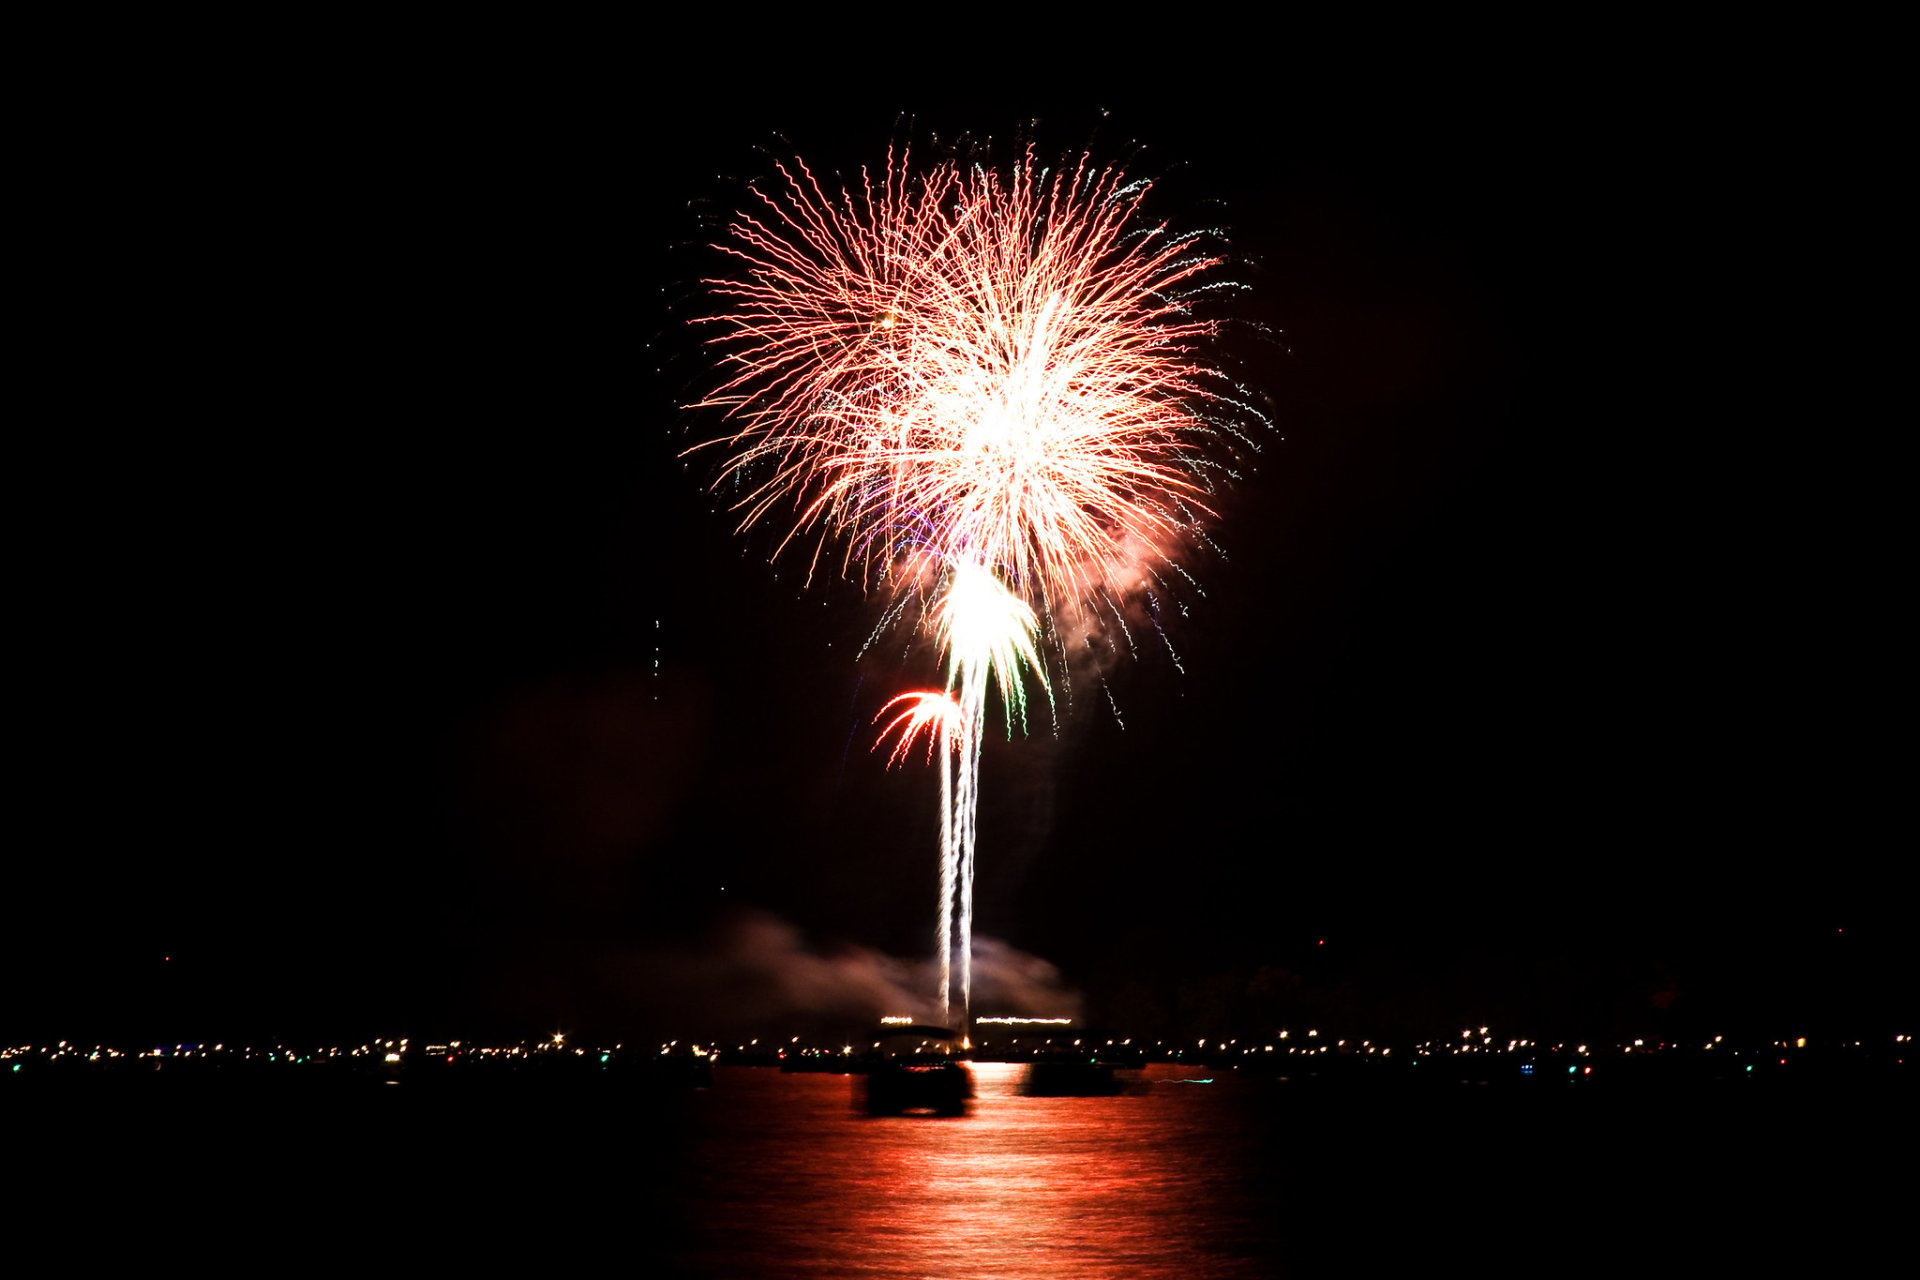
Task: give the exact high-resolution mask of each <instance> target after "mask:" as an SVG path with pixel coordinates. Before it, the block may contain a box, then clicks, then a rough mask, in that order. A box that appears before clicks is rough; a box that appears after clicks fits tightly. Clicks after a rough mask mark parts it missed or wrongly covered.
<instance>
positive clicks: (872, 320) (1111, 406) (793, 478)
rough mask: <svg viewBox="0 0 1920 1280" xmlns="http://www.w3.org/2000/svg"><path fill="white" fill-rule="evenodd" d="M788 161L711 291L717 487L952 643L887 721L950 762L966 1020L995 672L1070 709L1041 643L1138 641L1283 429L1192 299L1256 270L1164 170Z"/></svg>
mask: <svg viewBox="0 0 1920 1280" xmlns="http://www.w3.org/2000/svg"><path fill="white" fill-rule="evenodd" d="M776 173H777V175H778V176H777V178H776V179H775V180H773V181H770V182H768V183H765V184H763V185H760V186H757V187H754V188H752V189H751V191H752V199H751V200H750V201H749V204H748V207H747V208H746V209H744V210H742V211H741V212H740V213H739V214H738V215H737V216H735V217H734V218H733V219H732V220H731V222H730V223H729V225H728V226H727V229H726V232H727V233H726V236H725V237H724V239H723V240H722V242H721V243H720V244H718V245H717V246H716V248H718V249H719V250H720V251H721V252H722V253H723V254H725V255H727V256H728V258H729V259H730V260H731V266H730V269H729V271H728V272H727V273H726V274H724V275H720V276H716V277H714V278H711V279H709V280H707V281H706V282H705V283H706V286H707V289H708V292H709V294H710V296H711V298H712V299H713V301H714V303H715V304H716V305H715V307H714V310H713V312H712V313H711V314H710V315H707V316H705V317H703V318H702V319H703V321H704V322H705V323H706V324H708V325H710V326H712V329H713V332H712V333H711V335H710V336H709V338H708V339H707V341H708V344H709V346H710V348H711V350H712V352H713V353H714V355H715V356H716V358H717V361H718V363H719V367H720V369H721V374H720V377H719V379H718V385H717V387H716V388H715V389H714V391H713V392H712V393H711V394H710V395H708V396H707V397H706V398H705V399H704V400H702V401H701V402H700V403H701V405H702V406H704V407H709V408H715V409H718V410H719V411H721V412H722V413H723V415H724V419H725V421H726V423H727V427H726V430H725V431H724V432H723V433H722V434H721V435H720V436H719V438H718V439H716V440H714V441H710V442H709V443H711V444H715V445H718V446H720V447H722V448H723V449H724V450H725V452H726V454H727V458H726V461H725V463H724V464H723V465H722V467H721V470H720V475H719V477H718V480H717V481H716V488H727V489H731V490H732V491H733V493H734V494H735V504H734V508H735V510H736V512H737V513H738V515H739V518H740V525H741V528H742V529H745V528H747V527H749V526H753V525H757V524H761V523H766V522H770V521H772V520H774V519H775V513H777V512H789V513H790V515H788V516H785V517H782V519H783V520H784V529H783V531H782V532H781V533H780V535H779V537H778V541H777V546H776V551H775V554H776V555H778V554H783V553H784V554H795V553H797V554H801V555H804V556H805V558H806V560H807V565H808V570H807V572H808V577H809V579H810V578H811V577H812V575H813V574H814V573H817V572H819V571H821V570H822V568H823V567H826V568H833V569H835V570H837V571H838V572H840V573H842V574H843V575H845V576H848V577H851V578H854V579H856V580H858V581H860V582H861V583H863V584H864V585H866V586H867V587H868V588H869V589H874V590H879V591H883V592H885V593H888V594H891V595H893V596H895V597H896V598H897V601H898V603H897V604H896V605H895V606H894V607H893V608H892V609H890V610H889V616H890V617H898V616H904V615H906V614H908V613H909V612H910V611H909V609H908V608H907V605H908V603H909V602H910V601H918V604H919V608H918V617H919V618H920V619H921V623H922V625H923V626H926V627H928V628H929V629H930V630H931V631H932V633H933V635H934V638H935V640H936V644H937V647H938V650H939V651H940V653H941V654H942V655H943V657H944V660H945V666H946V687H945V689H944V691H939V692H933V691H923V692H916V693H912V694H907V695H903V697H902V698H900V699H896V700H895V701H894V702H892V703H889V704H888V706H887V708H885V709H883V710H882V712H881V716H882V717H884V716H886V715H887V712H888V711H889V710H893V709H894V708H895V707H903V708H904V709H902V710H899V711H898V712H897V713H896V714H895V715H894V717H893V718H892V719H891V720H890V721H889V722H888V724H887V725H886V727H885V728H884V729H883V731H882V734H881V740H882V741H885V739H886V738H887V737H888V736H889V735H897V738H896V741H895V745H894V747H893V750H892V752H891V755H890V758H889V763H890V764H891V763H898V762H899V761H901V760H902V759H903V758H904V757H905V756H906V755H907V754H908V751H909V748H910V746H911V744H912V742H913V741H914V740H915V739H916V738H917V736H918V735H920V734H923V733H924V734H925V735H926V739H927V751H928V754H929V756H931V755H932V754H933V753H934V752H935V751H936V750H937V751H938V753H939V755H940V767H941V804H942V809H941V878H940V884H941V888H940V894H941V898H940V910H939V925H938V930H939V942H938V948H939V955H940V959H941V966H940V972H941V979H940V992H939V997H940V1003H941V1006H942V1009H943V1013H944V1014H945V1015H946V1016H947V1017H951V1016H952V1014H953V1012H954V1009H953V1005H954V1003H955V1001H954V992H953V990H952V972H951V969H952V960H953V958H954V956H955V955H956V953H957V956H958V961H959V984H958V985H959V991H958V1006H959V1013H960V1015H961V1018H962V1020H963V1021H964V1018H965V1016H966V1013H967V1009H968V1006H969V1003H970V1000H971V972H970V951H971V936H972V909H973V868H974V853H975V835H976V827H975V815H976V812H977V809H978V796H979V764H980V752H981V741H982V737H981V735H982V730H983V728H984V726H985V723H986V720H987V702H988V700H989V690H990V689H997V690H998V694H999V698H1000V701H1001V703H1002V707H1003V710H1004V713H1005V717H1006V721H1007V728H1008V732H1009V733H1011V732H1012V730H1013V728H1014V727H1015V726H1016V725H1018V726H1019V727H1020V728H1021V729H1023V730H1024V729H1025V726H1026V681H1027V680H1028V679H1029V678H1031V679H1033V680H1034V681H1036V682H1037V683H1038V684H1039V686H1040V687H1041V688H1042V689H1043V690H1045V691H1046V693H1047V697H1048V701H1049V706H1051V705H1052V683H1051V682H1050V681H1049V678H1048V674H1047V667H1048V663H1047V662H1046V661H1045V660H1044V659H1043V657H1042V652H1043V645H1042V640H1043V639H1044V640H1046V641H1047V642H1048V644H1047V646H1046V647H1047V648H1051V649H1052V650H1053V651H1054V652H1055V653H1056V654H1057V655H1058V661H1059V663H1060V666H1061V670H1062V673H1063V675H1064V674H1065V668H1066V660H1067V653H1068V640H1067V637H1068V636H1069V635H1072V636H1074V637H1075V639H1076V640H1078V641H1080V642H1084V643H1086V644H1088V645H1091V644H1092V643H1093V637H1094V635H1096V634H1102V635H1104V633H1105V631H1106V628H1107V626H1108V621H1107V620H1108V619H1109V618H1111V619H1112V621H1113V622H1114V623H1116V624H1117V625H1118V627H1119V629H1120V633H1121V634H1122V636H1123V637H1124V638H1125V641H1126V644H1127V646H1128V647H1129V648H1131V647H1132V643H1133V640H1132V636H1131V633H1130V632H1128V631H1127V628H1126V622H1125V618H1124V614H1123V603H1124V602H1125V601H1126V600H1127V599H1128V598H1130V597H1133V596H1137V595H1145V596H1147V597H1148V598H1149V599H1152V593H1153V588H1154V587H1155V586H1156V585H1159V584H1161V583H1163V582H1164V579H1163V578H1162V576H1161V571H1162V570H1164V569H1167V568H1169V567H1172V568H1174V569H1176V570H1178V566H1177V565H1176V564H1175V558H1176V557H1177V556H1179V555H1180V554H1181V553H1182V552H1183V551H1184V550H1185V549H1187V548H1188V547H1189V546H1190V545H1192V544H1193V543H1194V541H1195V540H1196V539H1197V538H1198V537H1199V528H1200V526H1201V524H1202V523H1203V522H1204V521H1205V520H1207V519H1208V518H1210V517H1211V516H1212V515H1213V511H1212V508H1211V506H1210V502H1211V498H1212V495H1213V494H1214V493H1215V492H1216V491H1217V489H1218V482H1219V481H1220V479H1221V478H1222V477H1223V475H1224V474H1225V467H1226V465H1227V464H1226V461H1225V458H1226V456H1228V455H1230V454H1231V453H1232V452H1233V449H1234V447H1235V446H1236V444H1245V445H1247V446H1248V447H1253V444H1252V441H1251V439H1250V438H1249V436H1248V434H1247V428H1248V426H1249V424H1252V423H1257V422H1263V421H1264V418H1263V417H1262V415H1260V414H1259V412H1258V411H1257V410H1256V409H1254V408H1253V407H1252V405H1251V404H1250V398H1249V396H1248V395H1247V393H1246V392H1245V391H1244V389H1243V388H1241V387H1240V386H1238V384H1236V383H1234V382H1233V381H1231V380H1230V379H1229V378H1227V377H1226V376H1224V375H1223V374H1222V373H1221V372H1220V371H1219V370H1218V369H1217V368H1216V366H1215V365H1214V364H1212V363H1211V362H1210V361H1209V360H1208V359H1207V358H1206V356H1205V355H1204V352H1203V348H1204V346H1205V344H1206V342H1207V340H1208V339H1209V338H1210V337H1211V336H1212V335H1213V333H1214V331H1215V324H1214V322H1212V321H1210V320H1207V319H1204V318H1202V317H1201V316H1200V314H1199V313H1198V312H1197V311H1196V305H1197V304H1198V303H1199V302H1200V301H1201V300H1203V299H1204V298H1205V297H1206V296H1208V295H1210V294H1212V293H1214V292H1217V291H1219V290H1222V289H1228V288H1234V287H1237V286H1235V285H1233V284H1232V283H1231V282H1227V281H1223V280H1221V279H1219V278H1218V269H1219V268H1220V267H1221V266H1222V265H1223V258H1222V257H1221V255H1220V253H1219V251H1218V250H1217V249H1215V248H1213V247H1211V246H1214V245H1216V244H1217V243H1218V241H1217V238H1216V237H1214V236H1213V235H1211V234H1210V233H1194V234H1175V233H1173V232H1171V231H1169V230H1168V228H1167V227H1165V226H1164V225H1160V224H1154V223H1151V222H1149V221H1147V220H1146V219H1144V217H1143V216H1142V212H1141V203H1142V201H1143V200H1144V198H1145V197H1146V195H1147V192H1148V189H1149V184H1147V183H1144V182H1138V181H1133V180H1130V179H1129V178H1128V177H1127V176H1126V174H1125V173H1124V172H1123V171H1122V170H1120V169H1118V168H1102V167H1098V166H1096V165H1094V164H1093V163H1092V162H1091V161H1090V160H1089V159H1088V158H1086V157H1085V156H1081V157H1078V158H1073V159H1070V160H1069V161H1068V162H1067V163H1066V164H1064V165H1061V166H1057V167H1045V166H1042V165H1040V164H1039V163H1038V162H1037V161H1036V159H1035V156H1034V153H1033V150H1032V149H1031V148H1028V149H1027V150H1026V151H1025V153H1024V154H1023V155H1022V156H1021V157H1020V158H1019V159H1018V160H1017V161H1016V162H1015V163H1014V164H1012V165H1011V166H1010V167H1008V168H1007V169H1005V170H1004V171H1002V170H996V169H993V168H989V167H987V166H984V165H965V164H962V163H960V162H958V161H955V160H940V161H936V162H935V163H933V164H931V165H928V166H925V167H923V168H920V169H917V170H916V168H915V167H914V165H913V163H912V160H911V157H910V155H909V154H908V152H907V151H906V150H905V149H901V150H898V151H897V152H889V155H888V159H887V164H886V167H885V168H884V170H882V171H881V172H880V173H879V174H878V175H875V174H872V173H870V172H867V171H864V170H863V171H862V173H861V175H860V180H859V181H858V182H857V183H850V184H839V185H829V184H823V183H822V182H821V181H820V179H819V178H818V177H817V176H816V175H815V174H814V173H813V172H812V170H810V169H809V168H808V167H807V166H806V165H805V163H804V162H801V161H799V160H794V161H793V162H791V163H786V164H779V165H776ZM1223 445H1224V446H1226V447H1224V448H1223V447H1222V446H1223ZM1179 572H1181V573H1182V576H1184V571H1179ZM1155 607H1156V608H1157V605H1156V606H1155ZM936 739H937V741H936ZM956 910H957V912H958V924H957V934H956V931H955V921H954V913H955V911H956Z"/></svg>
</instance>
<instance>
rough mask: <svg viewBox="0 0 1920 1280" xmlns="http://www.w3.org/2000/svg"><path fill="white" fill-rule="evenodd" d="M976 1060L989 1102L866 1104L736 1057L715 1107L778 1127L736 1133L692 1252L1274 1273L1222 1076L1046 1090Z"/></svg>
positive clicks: (760, 1264)
mask: <svg viewBox="0 0 1920 1280" xmlns="http://www.w3.org/2000/svg"><path fill="white" fill-rule="evenodd" d="M973 1071H974V1074H975V1083H976V1089H977V1093H978V1097H977V1098H976V1100H975V1102H974V1104H973V1107H972V1110H971V1111H970V1113H969V1114H968V1115H966V1116H964V1117H957V1118H948V1119H936V1118H930V1117H887V1118H870V1117H867V1116H865V1115H863V1114H860V1113H859V1112H857V1111H855V1110H853V1109H852V1108H851V1107H850V1106H849V1105H848V1099H849V1094H848V1086H849V1081H848V1080H847V1078H845V1077H840V1076H784V1077H783V1076H778V1075H776V1074H775V1073H772V1072H765V1071H761V1072H739V1073H726V1074H727V1075H728V1077H729V1078H728V1079H725V1080H722V1081H721V1082H720V1083H719V1084H718V1085H717V1086H716V1088H715V1089H714V1090H713V1096H712V1098H711V1103H712V1104H713V1105H714V1106H715V1107H716V1109H719V1108H723V1107H724V1108H725V1110H727V1111H738V1112H742V1113H744V1112H750V1111H751V1112H764V1113H765V1115H766V1117H767V1119H768V1123H769V1124H771V1125H774V1126H777V1130H776V1131H775V1132H763V1133H761V1134H758V1135H755V1134H748V1133H738V1134H736V1135H734V1141H731V1142H728V1143H727V1144H726V1145H727V1146H730V1147H732V1148H733V1154H734V1155H735V1156H736V1157H741V1158H744V1160H745V1161H746V1163H744V1164H743V1163H741V1162H740V1161H739V1160H734V1161H729V1162H728V1163H729V1168H728V1171H727V1173H726V1176H725V1183H726V1185H725V1186H724V1187H722V1186H720V1185H717V1184H715V1183H711V1182H710V1183H709V1184H707V1186H706V1188H705V1189H704V1190H702V1191H701V1192H700V1193H699V1198H698V1199H697V1200H696V1201H695V1205H694V1207H695V1210H696V1212H701V1213H713V1212H715V1211H716V1209H717V1211H718V1220H716V1221H715V1222H714V1223H713V1226H714V1227H715V1228H716V1229H717V1230H715V1231H713V1232H709V1233H704V1234H705V1236H706V1240H705V1244H704V1245H703V1246H702V1247H701V1248H700V1249H699V1250H698V1251H697V1253H696V1256H695V1257H693V1258H691V1259H689V1260H688V1261H689V1262H691V1263H693V1264H694V1266H695V1269H696V1270H698V1271H700V1272H701V1273H703V1274H716V1275H717V1274H728V1273H734V1272H737V1273H738V1274H782V1275H806V1276H813V1275H819V1276H829V1275H832V1276H876V1277H880V1276H930V1275H952V1276H957V1277H958V1276H964V1277H983V1278H985V1277H1009V1278H1014V1277H1019V1278H1021V1280H1028V1278H1030V1277H1033V1276H1035V1275H1039V1274H1047V1275H1061V1276H1075V1277H1089V1278H1095V1280H1098V1278H1103V1277H1122V1276H1124V1277H1128V1278H1129V1280H1140V1278H1143V1277H1146V1278H1151V1277H1160V1276H1167V1277H1172V1276H1183V1277H1186V1276H1195V1275H1204V1276H1221V1277H1228V1276H1242V1275H1248V1276H1250V1275H1256V1274H1264V1273H1265V1268H1264V1267H1262V1266H1256V1265H1255V1261H1254V1255H1256V1254H1258V1253H1260V1252H1262V1251H1263V1248H1262V1245H1261V1243H1260V1242H1259V1241H1258V1240H1256V1239H1254V1237H1256V1236H1259V1235H1261V1225H1262V1224H1261V1222H1260V1221H1259V1220H1258V1219H1264V1218H1266V1216H1267V1215H1266V1214H1263V1213H1262V1214H1256V1212H1255V1209H1254V1205H1253V1203H1252V1201H1251V1200H1250V1199H1249V1191H1250V1188H1249V1187H1248V1186H1247V1184H1246V1179H1245V1178H1244V1177H1242V1176H1240V1172H1239V1171H1240V1170H1241V1169H1242V1167H1243V1166H1244V1161H1243V1160H1242V1159H1241V1158H1239V1153H1237V1151H1236V1148H1237V1147H1239V1146H1244V1144H1245V1140H1244V1135H1243V1134H1242V1132H1241V1131H1239V1130H1237V1129H1236V1128H1235V1127H1233V1126H1231V1125H1223V1124H1221V1123H1219V1122H1218V1120H1219V1117H1218V1116H1215V1115H1210V1114H1208V1112H1209V1102H1210V1099H1209V1098H1208V1097H1207V1096H1206V1094H1207V1093H1208V1091H1207V1090H1201V1089H1191V1088H1189V1089H1182V1088H1178V1087H1173V1086H1172V1085H1171V1083H1170V1082H1171V1080H1172V1079H1177V1078H1179V1077H1181V1076H1185V1075H1187V1074H1189V1073H1187V1072H1185V1071H1183V1070H1180V1069H1178V1068H1155V1069H1153V1071H1154V1072H1157V1073H1158V1074H1160V1075H1161V1076H1163V1077H1166V1078H1167V1079H1166V1082H1165V1083H1166V1087H1165V1088H1160V1089H1154V1090H1150V1091H1135V1092H1132V1093H1129V1094H1125V1095H1122V1096H1119V1097H1104V1098H1031V1097H1023V1096H1020V1094H1019V1092H1018V1086H1019V1083H1020V1080H1021V1077H1022V1075H1023V1073H1024V1071H1025V1068H1024V1067H1022V1066H1019V1065H1014V1064H1000V1063H977V1064H974V1066H973ZM729 1092H731V1093H733V1094H734V1095H735V1097H734V1099H733V1100H732V1101H731V1102H727V1101H726V1099H725V1096H724V1095H726V1094H727V1093H729ZM736 1143H737V1145H736ZM703 1158H710V1157H703ZM716 1197H717V1198H716ZM1267 1243H1271V1242H1270V1241H1269V1242H1267Z"/></svg>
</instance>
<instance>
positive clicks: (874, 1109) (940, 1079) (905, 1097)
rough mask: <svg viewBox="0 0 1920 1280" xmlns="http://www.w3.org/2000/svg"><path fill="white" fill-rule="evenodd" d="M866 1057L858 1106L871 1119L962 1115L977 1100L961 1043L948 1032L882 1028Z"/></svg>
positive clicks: (926, 1028)
mask: <svg viewBox="0 0 1920 1280" xmlns="http://www.w3.org/2000/svg"><path fill="white" fill-rule="evenodd" d="M871 1043H872V1045H873V1048H872V1049H871V1050H869V1051H868V1053H867V1054H865V1055H863V1056H864V1058H865V1059H866V1064H867V1070H866V1074H865V1075H864V1076H861V1077H860V1078H859V1081H858V1083H857V1084H856V1086H855V1088H856V1102H857V1104H858V1105H860V1106H863V1107H864V1108H865V1110H866V1112H867V1114H868V1115H875V1116H898V1115H910V1114H924V1115H936V1116H957V1115H964V1114H965V1113H966V1110H967V1104H968V1103H969V1102H971V1101H972V1100H973V1072H972V1071H970V1070H969V1069H968V1067H967V1064H966V1063H965V1062H963V1061H962V1060H961V1059H960V1057H959V1054H960V1052H961V1048H962V1038H961V1036H960V1033H959V1032H957V1031H953V1030H950V1029H949V1028H946V1027H934V1026H918V1025H916V1026H906V1027H897V1026H891V1027H882V1028H881V1029H880V1030H879V1031H878V1032H876V1033H875V1034H874V1036H873V1037H872V1041H871Z"/></svg>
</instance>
